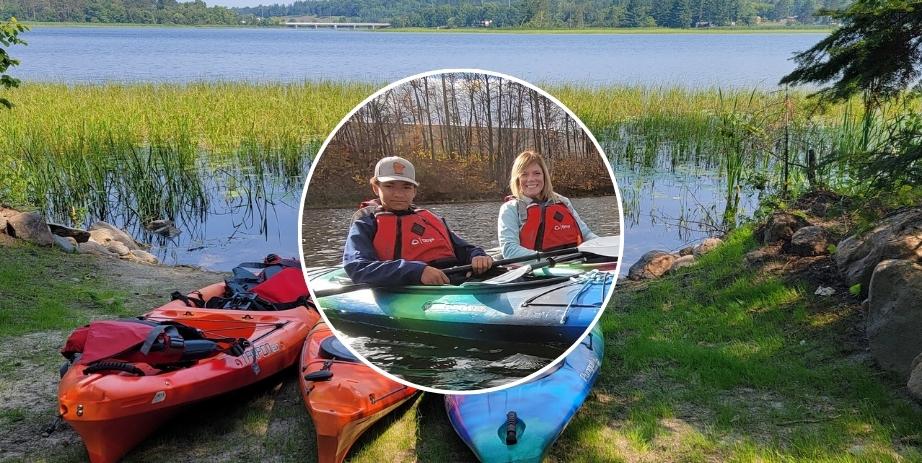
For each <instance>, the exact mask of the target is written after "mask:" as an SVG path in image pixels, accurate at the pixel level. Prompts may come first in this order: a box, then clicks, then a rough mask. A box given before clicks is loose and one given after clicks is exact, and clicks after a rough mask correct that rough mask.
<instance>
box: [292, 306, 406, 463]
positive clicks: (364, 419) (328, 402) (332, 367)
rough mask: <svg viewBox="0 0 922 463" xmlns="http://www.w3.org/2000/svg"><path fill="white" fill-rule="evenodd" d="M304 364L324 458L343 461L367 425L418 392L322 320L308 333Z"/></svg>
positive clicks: (304, 385) (322, 462)
mask: <svg viewBox="0 0 922 463" xmlns="http://www.w3.org/2000/svg"><path fill="white" fill-rule="evenodd" d="M300 370H301V373H300V374H299V375H298V378H299V381H300V383H301V395H302V397H303V398H304V404H305V405H306V406H307V410H308V412H310V414H311V419H313V421H314V428H315V429H316V430H317V453H318V462H319V463H340V462H342V461H343V460H344V459H345V458H346V454H347V453H349V449H350V448H351V447H352V444H354V443H355V441H356V440H358V438H359V436H361V435H362V433H363V432H365V430H366V429H368V428H369V427H370V426H371V425H372V424H374V423H375V422H376V421H378V420H379V419H381V418H382V417H383V416H384V415H387V414H388V413H390V412H391V411H393V410H394V409H395V408H397V407H399V406H400V405H401V404H403V403H404V402H406V401H407V400H409V399H410V398H411V397H413V395H414V394H416V389H413V388H411V387H408V386H404V385H402V384H400V383H397V382H395V381H391V380H390V379H387V378H386V377H384V376H382V375H380V374H378V373H377V372H376V371H374V370H372V369H371V368H370V367H368V366H367V365H365V364H363V363H361V362H360V361H358V360H356V359H355V357H353V356H352V354H350V353H349V351H348V350H346V349H345V348H344V347H343V346H342V344H340V343H339V341H338V340H337V339H336V337H335V336H334V335H333V333H332V332H331V331H330V328H329V327H327V325H326V324H325V323H323V322H320V323H318V324H317V326H315V327H314V329H313V330H311V332H310V334H308V335H307V341H305V342H304V348H303V350H302V351H301V368H300Z"/></svg>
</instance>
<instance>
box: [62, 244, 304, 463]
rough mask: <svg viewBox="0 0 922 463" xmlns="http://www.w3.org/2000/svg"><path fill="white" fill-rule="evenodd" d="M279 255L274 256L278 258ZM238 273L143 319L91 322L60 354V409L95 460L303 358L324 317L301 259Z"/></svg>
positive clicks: (114, 455) (177, 297) (113, 457)
mask: <svg viewBox="0 0 922 463" xmlns="http://www.w3.org/2000/svg"><path fill="white" fill-rule="evenodd" d="M272 257H274V256H270V258H272ZM247 266H248V267H250V268H253V267H256V268H262V269H263V270H262V272H261V273H260V274H254V273H251V272H250V271H248V270H246V269H244V268H240V267H238V268H237V269H235V271H234V277H233V278H231V279H228V280H227V281H225V282H223V283H216V284H213V285H211V286H208V287H206V288H203V289H201V290H199V291H195V292H193V293H191V294H188V295H182V294H178V293H174V299H173V301H171V302H170V303H168V304H166V305H164V306H162V307H159V308H157V309H154V310H153V311H151V312H149V313H147V314H144V315H143V316H141V317H138V318H135V319H122V320H105V321H98V322H93V323H91V324H89V325H87V326H85V327H82V328H79V329H77V330H75V331H74V333H72V334H71V336H70V337H69V338H68V340H67V343H66V344H65V346H64V348H63V349H62V353H63V354H64V356H65V357H67V358H68V363H66V364H65V365H64V366H63V367H62V372H61V374H62V377H61V382H60V384H59V386H58V402H59V414H60V416H61V418H62V419H63V420H64V421H66V422H67V423H68V424H70V426H71V427H73V428H74V430H76V431H77V433H78V434H80V437H81V438H82V439H83V443H84V445H85V446H86V450H87V453H88V455H89V459H90V461H92V462H93V463H109V462H114V461H117V460H119V459H121V457H122V456H124V455H125V453H127V452H128V451H129V450H131V449H132V448H133V447H134V446H135V445H137V444H138V443H139V442H141V441H142V440H144V439H145V438H146V437H147V436H148V435H150V434H151V433H152V432H153V431H154V430H156V429H157V428H158V427H159V426H160V425H161V424H163V423H164V422H165V421H166V420H168V419H169V418H171V417H172V416H174V415H175V414H177V413H179V412H180V411H181V410H182V409H183V408H184V407H186V406H187V405H189V404H192V403H195V402H198V401H201V400H204V399H207V398H210V397H214V396H217V395H220V394H224V393H226V392H230V391H233V390H236V389H240V388H242V387H244V386H247V385H250V384H253V383H255V382H257V381H260V380H262V379H265V378H267V377H269V376H271V375H273V374H275V373H277V372H279V371H281V370H282V369H284V368H287V367H290V366H291V365H293V364H294V363H295V361H296V360H297V359H298V353H299V351H300V348H301V345H302V344H303V341H304V338H305V336H307V333H308V332H309V331H310V328H311V326H313V325H314V324H315V323H316V322H317V321H318V320H319V319H320V314H319V313H318V312H317V310H316V309H315V308H314V307H313V305H312V304H311V303H310V302H309V295H308V291H307V287H306V286H305V283H304V277H303V274H302V272H301V269H300V264H298V263H297V261H284V260H281V259H277V258H275V259H272V260H271V261H268V258H267V262H266V263H257V264H247Z"/></svg>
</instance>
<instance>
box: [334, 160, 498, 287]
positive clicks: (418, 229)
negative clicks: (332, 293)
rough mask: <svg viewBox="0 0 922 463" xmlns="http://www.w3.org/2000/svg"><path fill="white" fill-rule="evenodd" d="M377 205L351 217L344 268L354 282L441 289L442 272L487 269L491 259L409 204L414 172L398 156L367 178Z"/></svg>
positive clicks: (444, 278)
mask: <svg viewBox="0 0 922 463" xmlns="http://www.w3.org/2000/svg"><path fill="white" fill-rule="evenodd" d="M370 183H371V189H372V191H374V192H375V196H377V201H375V202H372V203H370V205H368V206H367V207H363V208H362V209H359V210H358V211H357V212H356V213H355V215H354V216H353V217H352V227H351V228H350V229H349V236H347V237H346V247H345V249H344V251H343V267H344V268H345V270H346V273H347V274H348V275H349V278H351V279H352V281H353V282H355V283H369V284H374V285H393V286H400V285H415V284H424V285H442V284H448V283H449V278H448V276H447V275H445V273H444V272H442V270H440V269H442V268H447V267H451V266H455V265H465V264H471V266H472V270H473V273H474V274H480V273H483V272H485V271H487V270H489V269H490V267H491V266H492V265H493V259H492V258H491V257H490V256H488V255H487V254H486V252H484V250H483V249H482V248H479V247H477V246H473V245H471V244H468V243H467V242H466V241H464V240H463V239H461V238H460V237H458V236H457V235H455V234H454V233H453V232H452V231H451V230H449V229H448V225H447V224H446V223H445V221H444V220H442V218H440V217H438V216H436V215H435V214H433V213H432V212H429V211H427V210H425V209H418V208H416V207H415V206H414V205H413V198H415V197H416V187H417V186H419V184H418V183H417V182H416V169H415V168H414V167H413V164H412V163H410V161H407V160H406V159H403V158H401V157H397V156H392V157H386V158H384V159H381V160H380V161H378V164H377V165H376V166H375V175H374V177H372V178H371V180H370Z"/></svg>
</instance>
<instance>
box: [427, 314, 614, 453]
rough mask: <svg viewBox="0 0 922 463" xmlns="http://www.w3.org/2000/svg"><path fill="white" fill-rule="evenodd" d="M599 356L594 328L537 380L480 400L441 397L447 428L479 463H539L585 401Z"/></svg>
mask: <svg viewBox="0 0 922 463" xmlns="http://www.w3.org/2000/svg"><path fill="white" fill-rule="evenodd" d="M603 350H604V341H603V338H602V331H601V330H600V329H599V328H598V326H596V328H594V329H593V330H592V331H590V332H589V334H588V335H587V336H586V337H585V338H584V339H583V340H582V341H581V342H580V344H579V345H578V346H577V347H576V349H575V350H573V351H572V352H570V354H569V355H567V356H566V358H564V360H563V361H562V362H560V363H558V364H557V365H556V366H555V367H553V369H552V370H551V371H549V372H546V373H544V375H543V376H541V377H539V378H537V379H534V380H532V381H529V382H527V383H525V384H520V385H518V386H515V387H511V388H508V389H503V390H500V391H496V392H488V393H485V394H474V395H446V396H445V409H446V411H447V412H448V418H449V419H450V420H451V425H452V426H453V427H454V428H455V431H456V432H457V433H458V436H460V437H461V440H463V441H464V443H465V444H467V446H468V447H470V448H471V450H472V451H473V452H474V454H475V455H477V458H478V459H479V460H480V461H482V462H484V463H507V462H535V463H537V462H540V461H541V460H542V459H543V458H544V456H545V455H546V454H547V452H548V450H549V449H550V448H551V445H552V444H553V443H554V441H556V440H557V438H558V437H559V436H560V434H561V433H562V432H563V430H564V428H566V427H567V424H568V423H569V422H570V420H571V419H572V418H573V416H574V415H575V414H576V411H577V410H579V408H580V407H581V406H582V404H583V401H585V400H586V397H587V396H588V395H589V391H590V390H591V389H592V385H593V383H595V380H596V377H598V374H599V367H600V366H601V363H602V354H603Z"/></svg>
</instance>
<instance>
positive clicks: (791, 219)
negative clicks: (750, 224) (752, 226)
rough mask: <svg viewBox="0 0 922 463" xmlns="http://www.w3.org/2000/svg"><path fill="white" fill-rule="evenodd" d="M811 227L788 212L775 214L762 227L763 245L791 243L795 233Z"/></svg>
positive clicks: (800, 218)
mask: <svg viewBox="0 0 922 463" xmlns="http://www.w3.org/2000/svg"><path fill="white" fill-rule="evenodd" d="M808 225H810V223H809V222H807V221H806V220H804V219H803V218H802V217H798V216H796V215H794V214H788V213H787V212H775V213H774V214H772V216H771V217H769V219H768V222H767V223H766V224H765V226H764V227H761V230H760V231H761V237H762V243H764V244H770V243H776V242H778V241H789V240H790V239H791V237H792V236H794V232H796V231H797V230H799V229H801V228H803V227H806V226H808Z"/></svg>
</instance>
